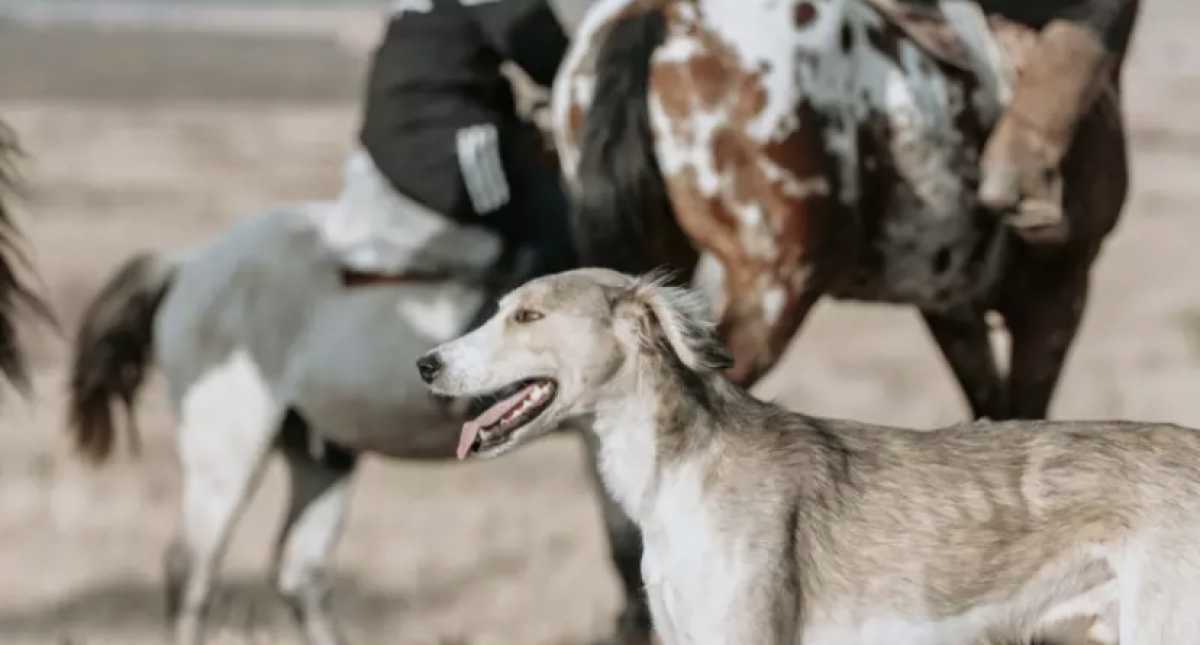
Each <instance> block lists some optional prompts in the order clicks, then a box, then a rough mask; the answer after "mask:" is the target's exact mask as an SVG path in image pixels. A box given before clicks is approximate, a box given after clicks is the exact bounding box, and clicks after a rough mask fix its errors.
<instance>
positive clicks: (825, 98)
mask: <svg viewBox="0 0 1200 645" xmlns="http://www.w3.org/2000/svg"><path fill="white" fill-rule="evenodd" d="M1129 19H1130V20H1132V19H1133V16H1129ZM992 26H993V33H994V34H995V37H996V39H997V41H998V42H999V43H1000V44H1001V45H1002V49H1003V50H1005V51H1006V53H1007V57H1008V59H1009V62H1010V63H1011V64H1012V66H1013V67H1014V69H1015V70H1016V71H1017V73H1019V71H1020V67H1021V57H1022V55H1023V54H1024V53H1025V52H1026V51H1027V50H1028V47H1029V45H1030V44H1031V42H1032V38H1034V37H1035V35H1034V33H1033V32H1032V31H1030V30H1029V29H1027V28H1025V27H1022V26H1020V25H1016V24H1013V23H1010V22H1007V21H1004V20H1002V19H999V18H992ZM910 33H911V30H906V29H902V28H901V27H900V26H898V25H897V24H896V22H895V21H893V20H888V19H885V17H884V15H883V14H882V13H880V12H879V11H878V10H877V9H876V8H875V6H874V5H873V4H872V3H870V2H866V1H864V0H821V1H817V0H770V1H768V0H750V1H746V2H731V1H729V0H690V1H685V0H667V1H646V0H604V1H603V2H600V3H598V4H597V5H596V6H595V7H594V8H593V10H592V11H591V13H590V14H589V15H588V16H587V18H586V19H585V21H584V23H583V24H582V26H581V28H580V31H579V34H578V38H577V39H576V41H575V43H574V45H573V49H572V51H571V52H570V53H569V55H568V59H567V62H566V63H565V65H564V69H563V70H562V72H561V73H560V75H559V78H558V81H557V82H556V85H555V91H554V97H553V100H554V106H553V109H554V117H555V131H556V144H557V146H558V148H559V156H560V159H561V162H562V164H563V168H564V171H565V173H566V176H567V177H568V180H569V182H570V183H571V184H572V185H573V189H574V192H575V195H576V198H577V205H578V208H577V216H576V220H577V221H576V228H577V231H578V237H579V243H580V246H581V247H582V248H583V253H584V255H585V258H584V259H585V264H604V265H609V266H611V267H613V268H617V269H624V270H643V269H646V268H647V267H649V266H655V265H661V264H670V265H673V266H674V267H676V268H678V269H680V270H684V271H689V272H690V271H691V269H692V267H693V263H694V262H695V258H696V254H695V251H698V252H699V253H700V254H701V257H702V259H701V262H700V269H699V271H698V273H697V282H698V283H699V284H700V286H702V287H704V288H705V289H706V290H708V291H709V292H710V295H712V296H714V300H715V306H716V307H717V310H718V311H717V313H718V315H719V319H720V321H721V329H722V331H723V335H724V338H725V340H726V342H727V343H728V344H729V345H730V347H731V349H732V350H733V352H734V354H735V357H736V359H737V364H736V366H735V368H734V370H733V373H732V376H734V377H735V378H736V379H738V380H740V381H742V382H750V381H753V380H755V379H756V378H757V377H758V376H760V375H761V374H762V373H763V372H764V371H766V370H767V369H769V368H770V367H771V366H772V365H773V364H774V363H775V361H776V360H777V359H778V357H779V355H780V354H781V352H782V351H783V349H784V347H785V345H786V344H787V343H788V341H789V340H790V338H791V337H792V335H793V334H794V333H795V332H796V330H797V329H798V328H799V326H800V324H801V323H802V322H803V320H804V318H805V315H806V314H807V313H808V311H809V309H810V308H811V307H812V305H813V304H814V303H815V302H816V301H817V300H818V299H819V298H820V297H821V296H822V295H823V294H830V295H833V296H836V297H842V298H854V299H863V300H871V301H883V302H895V303H904V304H911V305H915V306H916V307H917V308H918V309H920V311H921V313H922V315H923V316H924V319H925V321H926V323H927V325H928V327H929V329H930V331H931V332H932V334H933V337H934V338H935V339H936V341H937V343H938V344H939V346H940V347H941V349H942V350H943V352H944V354H945V356H946V358H947V360H948V361H949V363H950V365H951V367H952V368H953V371H954V373H955V375H956V377H957V378H958V380H959V382H960V384H961V385H962V387H963V389H964V390H965V393H966V397H967V400H968V401H969V403H970V406H971V409H972V411H973V412H974V413H975V415H977V416H987V417H991V418H996V419H1001V418H1010V417H1020V418H1037V417H1043V416H1045V414H1046V411H1047V407H1048V405H1049V401H1050V398H1051V395H1052V393H1053V390H1054V387H1055V383H1056V381H1057V379H1058V375H1059V372H1060V369H1061V367H1062V364H1063V360H1064V358H1065V356H1066V354H1067V350H1068V347H1069V346H1070V344H1071V341H1072V339H1073V337H1074V335H1075V332H1076V328H1077V326H1078V324H1079V321H1080V317H1081V314H1082V312H1083V309H1084V304H1085V301H1086V297H1087V288H1088V274H1089V270H1090V267H1091V265H1092V262H1093V261H1094V260H1095V258H1096V256H1097V254H1098V252H1099V249H1100V246H1101V242H1102V241H1103V239H1104V237H1105V236H1106V235H1107V234H1108V232H1109V231H1110V230H1112V228H1113V226H1114V225H1115V223H1116V221H1117V218H1118V215H1119V213H1120V210H1121V207H1122V204H1123V203H1124V200H1125V193H1126V184H1127V174H1126V149H1125V139H1124V132H1123V129H1122V124H1121V118H1120V111H1119V105H1118V103H1119V101H1118V98H1119V97H1118V93H1117V77H1116V75H1115V74H1114V78H1113V83H1112V86H1111V88H1110V91H1108V92H1107V93H1106V95H1105V96H1104V98H1103V99H1102V100H1101V101H1099V102H1098V104H1097V105H1096V107H1095V108H1094V109H1093V111H1092V113H1091V114H1090V115H1089V117H1088V118H1087V119H1086V121H1085V123H1084V124H1083V125H1082V126H1081V129H1080V135H1079V136H1078V138H1077V141H1076V142H1075V145H1074V148H1073V149H1072V151H1071V153H1070V155H1069V157H1068V158H1067V160H1066V163H1065V169H1064V170H1065V172H1066V175H1067V178H1068V181H1067V187H1066V190H1067V194H1066V204H1067V210H1068V219H1069V222H1070V225H1071V231H1072V233H1071V237H1070V240H1069V241H1068V242H1067V243H1066V244H1065V245H1063V246H1060V247H1055V248H1036V247H1032V246H1029V245H1027V244H1026V243H1024V242H1022V241H1021V240H1019V239H1018V238H1016V237H1015V236H1013V235H1011V234H1010V233H1009V232H1008V230H1007V229H1006V228H1005V227H1003V226H1002V225H1001V224H1000V223H999V219H998V218H997V217H995V216H994V215H990V214H987V213H984V212H982V211H981V209H980V208H979V207H977V205H976V198H975V193H976V187H977V184H978V170H977V167H978V163H977V160H978V157H979V153H980V150H981V148H982V146H983V143H984V141H985V138H986V135H987V133H988V131H989V129H990V127H991V126H992V124H993V123H994V122H995V120H996V118H997V116H998V114H999V111H1000V109H1001V99H1000V98H999V97H998V96H996V95H995V93H989V92H988V91H985V90H986V88H985V86H984V84H982V83H980V82H979V81H978V80H977V78H976V76H975V74H973V73H972V72H971V71H970V67H969V65H968V66H956V65H952V64H949V63H948V62H947V58H946V57H945V56H944V55H940V54H941V53H944V52H936V51H933V49H931V48H927V47H923V46H922V45H920V44H918V42H917V40H915V39H914V38H912V37H910V35H909V34H910ZM942 33H943V34H946V33H949V32H948V31H943V32H942ZM933 40H936V39H933ZM922 41H923V42H926V43H928V42H929V41H930V39H922ZM672 213H673V214H674V216H673V217H672ZM693 249H695V251H693ZM988 311H996V312H998V313H999V314H1001V315H1002V316H1003V318H1004V321H1005V323H1006V326H1007V328H1008V331H1009V333H1010V334H1011V338H1012V343H1011V347H1012V350H1011V351H1012V355H1011V360H1010V361H1009V365H1010V369H1009V371H1008V374H1007V375H1003V374H1002V373H1001V370H1000V368H999V367H998V363H997V361H996V358H995V357H994V356H993V352H992V349H991V346H990V345H989V342H988V325H987V324H986V323H985V314H986V313H987V312H988Z"/></svg>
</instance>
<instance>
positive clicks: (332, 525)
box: [272, 412, 357, 645]
mask: <svg viewBox="0 0 1200 645" xmlns="http://www.w3.org/2000/svg"><path fill="white" fill-rule="evenodd" d="M309 433H310V428H309V426H308V424H306V423H305V422H304V419H302V418H301V417H300V416H299V415H298V414H296V413H295V412H292V413H289V414H288V415H287V418H286V419H285V420H284V424H283V431H282V432H281V433H280V437H279V448H280V451H281V452H282V453H283V456H284V459H286V461H287V465H288V472H289V474H290V476H291V498H290V501H289V503H288V510H287V516H286V519H285V520H284V525H283V529H282V531H281V532H280V534H279V540H278V542H276V545H275V562H274V566H273V567H272V569H273V571H274V576H273V577H274V581H275V586H276V589H278V590H279V593H280V595H282V596H283V598H284V600H286V601H287V603H288V604H289V605H290V606H291V608H292V611H293V613H294V615H295V617H296V621H297V622H298V623H299V625H300V628H301V629H302V630H303V631H304V636H305V638H306V639H307V640H308V642H309V643H310V644H311V645H337V644H339V643H342V642H343V641H342V638H341V635H340V634H339V633H338V630H337V624H336V621H335V620H334V618H333V615H332V613H331V611H330V608H329V591H330V588H329V581H328V577H327V567H328V560H329V555H330V553H331V552H332V551H333V548H334V546H335V545H336V544H337V541H338V538H339V537H341V533H342V526H343V523H344V521H345V518H346V512H347V509H348V508H349V505H350V481H351V476H352V475H353V474H354V465H355V462H356V461H357V460H356V456H355V455H354V454H352V453H349V452H346V451H344V450H342V449H340V448H337V447H335V446H333V445H330V444H326V445H324V446H323V447H322V450H321V451H320V453H319V454H314V452H313V450H312V447H313V446H312V443H311V441H310V439H311V435H310V434H309Z"/></svg>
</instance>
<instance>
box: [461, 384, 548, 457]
mask: <svg viewBox="0 0 1200 645" xmlns="http://www.w3.org/2000/svg"><path fill="white" fill-rule="evenodd" d="M533 387H534V386H533V385H526V386H525V387H523V388H521V390H520V391H519V392H517V393H516V394H514V395H512V396H510V397H508V398H506V399H504V400H503V401H499V402H497V403H495V404H493V405H492V407H490V408H488V409H487V410H484V411H483V414H481V415H479V416H477V417H475V418H474V419H471V420H470V421H468V422H466V423H464V424H463V427H462V435H461V436H460V437H459V438H458V459H459V461H461V460H463V459H466V458H467V453H469V452H471V445H472V444H474V443H475V437H478V436H479V431H480V430H482V429H484V428H486V427H488V426H492V425H495V424H496V422H497V421H499V420H500V418H501V417H503V416H504V415H505V414H506V413H507V412H508V411H509V410H511V409H513V407H514V406H516V405H517V404H519V403H520V402H521V401H522V400H523V399H524V398H525V396H526V395H528V394H529V391H530V390H531V389H533Z"/></svg>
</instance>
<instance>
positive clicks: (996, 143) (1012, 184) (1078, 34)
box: [979, 0, 1137, 241]
mask: <svg viewBox="0 0 1200 645" xmlns="http://www.w3.org/2000/svg"><path fill="white" fill-rule="evenodd" d="M983 4H984V6H985V9H989V10H996V11H999V12H1001V13H1006V14H1009V13H1011V14H1013V16H1012V17H1014V18H1016V19H1018V20H1021V19H1023V18H1025V19H1030V20H1034V21H1036V22H1038V23H1040V22H1042V21H1043V20H1045V21H1046V22H1045V26H1044V28H1042V31H1041V34H1040V35H1039V37H1038V42H1037V45H1036V47H1035V49H1034V51H1033V52H1032V53H1031V54H1030V55H1029V56H1028V57H1027V61H1028V62H1027V64H1026V66H1025V69H1024V71H1023V72H1022V74H1021V76H1020V78H1019V79H1018V80H1017V85H1016V91H1015V93H1014V96H1013V100H1012V104H1011V105H1010V106H1009V108H1008V110H1007V112H1006V113H1005V114H1004V116H1003V117H1002V118H1001V119H1000V122H999V124H997V126H996V129H995V130H994V131H993V133H992V136H991V138H990V139H989V141H988V143H987V146H986V147H985V148H984V153H983V160H982V173H983V177H982V181H981V184H980V189H979V196H980V201H981V202H982V203H983V204H984V206H986V207H988V208H990V209H992V210H995V211H997V212H1004V213H1010V214H1011V224H1012V225H1013V226H1014V228H1015V229H1016V230H1017V232H1018V233H1020V234H1022V236H1023V237H1026V238H1027V239H1030V240H1032V241H1056V240H1062V239H1064V238H1065V237H1066V235H1067V233H1068V231H1067V230H1066V220H1065V218H1064V216H1063V205H1062V183H1063V180H1062V176H1061V173H1060V168H1059V167H1060V164H1061V162H1062V159H1063V157H1064V156H1065V155H1066V153H1067V150H1068V148H1069V147H1070V144H1071V140H1072V137H1073V136H1074V134H1075V128H1076V125H1077V124H1078V122H1079V120H1080V119H1081V118H1082V117H1083V115H1084V114H1085V113H1086V112H1087V111H1088V110H1089V109H1090V108H1091V106H1092V102H1093V101H1094V100H1095V99H1096V97H1097V96H1099V94H1100V92H1101V91H1102V90H1103V87H1104V84H1105V83H1106V82H1107V81H1108V80H1109V79H1110V78H1112V72H1113V66H1114V65H1116V64H1117V61H1118V57H1119V55H1120V53H1121V52H1122V51H1123V50H1124V48H1125V45H1126V43H1127V41H1128V39H1129V33H1130V31H1131V30H1132V25H1133V14H1135V13H1136V11H1137V2H1136V0H1089V1H1083V2H1080V1H1076V2H1072V3H1062V2H1053V1H1051V2H1045V3H1040V4H1039V5H1037V6H1038V9H1039V10H1038V13H1041V14H1045V15H1043V16H1034V15H1029V16H1025V15H1023V13H1029V12H1030V4H1031V3H1017V2H1012V1H1011V0H991V1H990V2H989V1H986V0H985V2H983ZM1008 5H1013V7H1012V10H1011V11H1008V10H1007V9H1009V8H1010V7H1009V6H1008ZM1018 5H1019V6H1018ZM1022 7H1023V8H1022Z"/></svg>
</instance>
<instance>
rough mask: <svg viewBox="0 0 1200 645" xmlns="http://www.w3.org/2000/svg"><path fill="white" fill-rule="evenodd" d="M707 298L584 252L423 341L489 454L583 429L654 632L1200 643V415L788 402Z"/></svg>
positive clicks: (930, 644)
mask: <svg viewBox="0 0 1200 645" xmlns="http://www.w3.org/2000/svg"><path fill="white" fill-rule="evenodd" d="M727 364H728V362H727V358H726V355H725V352H724V350H723V349H722V346H721V345H720V344H719V342H718V341H717V340H716V338H715V337H714V335H713V333H712V327H711V324H710V323H709V322H708V318H707V316H706V313H705V306H704V305H703V303H702V302H699V301H697V300H696V299H695V298H694V297H693V295H692V294H691V293H690V292H688V291H684V290H680V289H675V288H671V287H667V286H664V285H663V284H662V282H661V281H658V280H655V279H647V278H632V277H629V276H625V275H622V274H619V273H614V272H609V271H603V270H596V269H584V270H578V271H571V272H568V273H562V274H558V275H555V276H551V277H548V278H543V279H540V280H536V281H534V282H530V283H528V284H526V285H525V286H523V287H521V288H520V289H518V290H517V291H515V292H513V293H512V294H510V295H509V296H507V297H506V298H505V299H504V300H503V301H502V303H501V307H500V311H499V312H498V313H497V314H496V316H495V317H494V318H492V319H491V320H490V321H488V322H487V323H486V324H485V325H484V326H483V327H481V328H479V329H477V330H476V331H474V332H472V333H470V334H468V335H466V336H464V337H462V338H460V339H458V340H455V341H451V342H449V343H446V344H444V345H441V346H440V347H438V348H436V349H435V350H433V351H432V352H430V353H429V354H427V355H426V356H424V357H422V359H421V360H420V361H419V366H420V370H421V373H422V376H423V377H424V379H425V380H426V382H428V383H429V384H430V385H431V386H432V389H433V390H434V391H435V392H438V393H440V394H446V395H453V396H462V395H481V396H494V395H499V397H500V401H499V402H498V403H496V404H495V405H493V406H492V407H491V408H490V409H489V410H487V411H486V412H485V413H484V414H482V415H481V416H480V417H479V418H477V419H475V420H474V421H472V422H469V423H467V424H466V425H465V426H464V428H463V433H462V437H461V443H460V449H459V455H460V457H468V456H480V457H491V456H496V455H500V454H502V453H504V452H507V451H509V450H511V449H513V448H515V447H516V446H518V445H520V444H522V443H525V442H527V441H529V440H531V439H533V438H535V437H537V436H539V435H542V434H545V433H547V432H550V431H552V430H555V429H557V428H560V427H563V426H567V425H580V426H584V427H588V428H590V429H591V430H592V431H594V432H595V433H596V435H597V436H598V439H599V441H600V443H601V445H602V449H601V453H602V458H601V463H600V469H601V473H602V475H603V478H604V482H605V484H606V485H607V486H608V487H609V488H610V490H611V492H612V493H613V494H614V495H615V497H616V498H617V499H618V501H620V503H621V504H622V505H623V506H624V508H625V510H626V511H627V512H628V513H629V514H630V516H631V517H633V518H634V520H635V521H636V522H637V523H638V525H639V526H640V527H641V530H642V532H643V535H644V539H645V555H644V559H643V562H642V568H643V572H644V574H645V579H646V590H647V592H648V594H649V597H650V603H651V608H652V613H653V617H654V622H655V627H656V628H657V630H658V631H659V633H660V635H661V636H662V638H663V640H664V642H665V643H667V644H668V645H675V644H678V643H713V644H726V645H728V644H739V645H740V644H765V645H780V644H785V643H803V644H804V645H834V644H837V645H843V644H855V645H935V644H936V645H965V644H971V643H1028V642H1031V641H1034V640H1036V641H1038V642H1053V643H1059V644H1062V645H1068V644H1074V643H1117V642H1119V643H1121V644H1122V645H1150V644H1156V645H1181V644H1184V643H1200V433H1197V432H1196V431H1193V430H1189V429H1185V428H1180V427H1176V426H1170V425H1151V424H1136V423H1107V422H1105V423H1046V422H1013V423H996V424H982V423H979V424H973V425H961V426H955V427H951V428H946V429H942V430H937V431H932V432H918V431H911V430H903V429H896V428H885V427H878V426H868V425H864V424H861V423H855V422H851V421H839V420H831V419H819V418H813V417H809V416H805V415H802V414H794V413H791V412H788V411H785V410H783V409H780V408H779V407H777V406H775V405H772V404H770V403H765V402H762V401H759V400H756V399H755V398H753V397H752V396H750V395H749V394H748V393H747V392H745V391H744V390H742V389H740V388H738V387H736V386H734V385H732V384H731V383H729V382H728V381H727V380H726V379H725V378H724V376H722V372H721V370H722V368H724V367H725V366H726V365H727Z"/></svg>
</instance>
